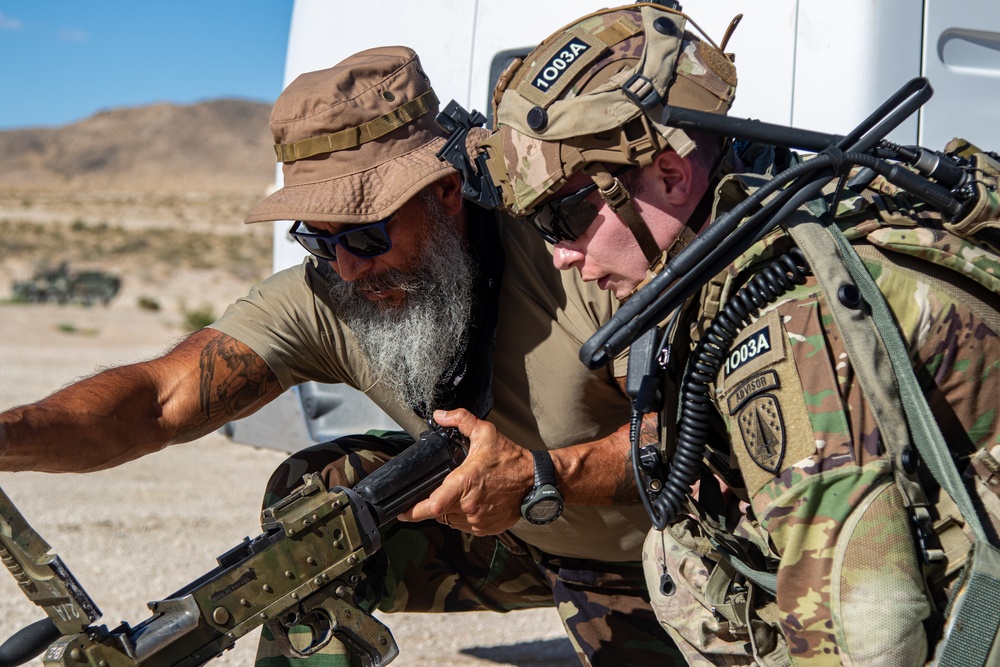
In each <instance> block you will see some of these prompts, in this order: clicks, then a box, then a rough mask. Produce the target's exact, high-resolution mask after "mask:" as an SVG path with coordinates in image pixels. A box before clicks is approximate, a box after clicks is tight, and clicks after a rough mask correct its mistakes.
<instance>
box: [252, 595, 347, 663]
mask: <svg viewBox="0 0 1000 667" xmlns="http://www.w3.org/2000/svg"><path fill="white" fill-rule="evenodd" d="M289 617H290V618H289ZM267 625H268V626H270V629H271V633H272V634H273V635H274V640H275V642H276V643H277V644H278V650H279V651H281V654H282V655H283V656H285V657H286V658H295V659H298V658H308V657H309V656H311V655H313V654H315V653H316V652H317V651H320V650H322V649H323V647H325V646H326V645H327V644H329V643H330V640H331V639H333V637H334V627H335V626H336V621H335V620H334V619H333V618H332V617H331V616H330V614H329V612H327V610H325V609H323V608H322V607H317V608H316V609H312V610H310V611H308V612H306V613H305V614H301V613H299V612H298V611H296V612H293V613H292V614H289V615H287V616H286V617H285V618H284V619H282V620H278V621H274V622H269V623H267ZM275 626H280V629H279V628H278V627H275ZM296 627H304V628H307V629H308V630H309V635H310V642H309V644H308V645H307V646H305V647H304V648H301V649H298V648H296V647H294V646H292V642H291V640H290V639H289V636H288V635H289V633H288V631H289V630H291V629H292V628H296ZM317 636H318V637H317Z"/></svg>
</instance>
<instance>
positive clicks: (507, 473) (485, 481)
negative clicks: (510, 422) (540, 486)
mask: <svg viewBox="0 0 1000 667" xmlns="http://www.w3.org/2000/svg"><path fill="white" fill-rule="evenodd" d="M434 420H435V421H436V422H437V423H438V424H440V425H441V426H450V427H455V428H457V429H458V430H459V431H460V432H461V433H462V435H464V436H466V437H467V438H469V441H470V445H469V454H468V456H467V457H466V459H465V461H464V462H463V463H462V465H460V466H459V467H458V468H456V469H455V470H454V471H452V472H451V473H450V474H449V475H448V476H447V477H446V478H445V479H444V481H443V482H442V483H441V486H439V487H438V488H437V489H436V490H435V491H434V492H433V493H431V495H430V497H428V498H427V499H426V500H423V501H421V502H419V503H417V504H416V505H414V506H413V507H412V508H411V509H410V510H409V511H407V512H403V513H402V514H400V515H399V519H400V520H402V521H424V520H426V519H437V520H438V521H440V522H441V523H444V524H445V525H449V526H452V527H454V528H456V529H458V530H462V531H465V532H467V533H472V534H473V535H495V534H497V533H502V532H503V531H505V530H507V529H508V528H510V527H511V526H513V525H514V524H515V523H516V522H517V520H518V519H520V518H521V513H520V507H521V501H522V500H523V499H524V496H525V494H526V493H528V491H530V490H531V488H532V485H533V483H534V463H533V460H532V456H531V452H530V451H529V450H527V449H525V448H523V447H521V446H519V445H517V444H516V443H514V442H512V441H511V440H510V439H509V438H507V437H506V436H504V435H503V434H502V433H500V432H499V431H497V428H496V426H494V425H493V424H491V423H490V422H488V421H483V420H481V419H477V418H476V417H475V416H474V415H473V414H472V413H470V412H469V411H468V410H464V409H458V410H438V411H436V412H435V413H434Z"/></svg>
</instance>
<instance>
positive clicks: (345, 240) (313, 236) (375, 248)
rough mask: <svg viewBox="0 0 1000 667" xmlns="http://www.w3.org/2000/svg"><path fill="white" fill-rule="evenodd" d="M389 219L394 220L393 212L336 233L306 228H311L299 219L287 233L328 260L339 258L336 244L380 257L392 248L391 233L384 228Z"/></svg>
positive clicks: (321, 257)
mask: <svg viewBox="0 0 1000 667" xmlns="http://www.w3.org/2000/svg"><path fill="white" fill-rule="evenodd" d="M390 220H392V216H391V215H390V216H389V217H388V218H386V219H385V220H379V221H378V222H372V223H369V224H367V225H357V226H355V227H352V228H351V229H348V230H347V231H343V232H337V233H336V234H322V233H319V232H311V231H305V230H308V229H309V228H308V227H307V226H306V223H305V222H303V221H302V220H296V221H295V224H294V225H292V228H291V229H290V230H288V234H289V236H291V237H292V238H293V239H295V240H296V241H298V242H299V245H301V246H302V247H303V248H305V249H306V250H308V251H309V252H310V253H312V254H313V255H316V256H317V257H319V258H320V259H325V260H327V261H331V262H332V261H336V259H337V246H340V247H341V248H343V249H344V250H346V251H347V252H349V253H351V254H352V255H354V256H356V257H365V258H368V257H378V256H379V255H384V254H385V253H387V252H389V250H390V249H391V248H392V241H390V240H389V233H388V232H386V231H385V226H386V224H387V223H388V222H389V221H390Z"/></svg>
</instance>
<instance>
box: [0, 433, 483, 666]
mask: <svg viewBox="0 0 1000 667" xmlns="http://www.w3.org/2000/svg"><path fill="white" fill-rule="evenodd" d="M432 426H436V425H433V424H432ZM467 450H468V441H467V440H466V439H465V437H464V436H462V435H461V434H460V433H459V432H458V431H457V430H456V429H450V428H449V429H446V428H441V427H436V428H432V429H431V430H428V431H425V432H424V433H422V434H421V436H420V439H419V440H418V441H417V442H416V443H415V444H414V445H412V446H411V447H409V448H408V449H406V450H405V451H404V452H403V453H402V454H400V455H399V456H397V457H395V458H394V459H393V460H392V461H390V462H389V463H387V464H385V465H384V466H382V467H381V468H379V469H378V470H376V471H375V472H373V473H372V474H371V475H369V476H368V477H366V478H365V479H364V480H362V481H361V482H360V483H358V484H357V485H356V486H355V487H354V488H353V489H347V488H343V487H335V488H333V489H327V488H326V487H325V485H324V484H323V481H322V480H321V478H320V476H319V475H318V474H315V473H313V474H309V475H306V476H305V477H303V483H302V485H301V486H299V487H298V488H296V489H295V490H294V491H292V492H291V493H290V494H289V495H288V496H286V497H285V498H282V499H281V500H279V501H278V502H277V503H275V504H273V505H271V506H270V507H268V508H266V509H265V510H264V511H263V513H262V516H261V526H262V528H263V531H264V532H263V533H262V534H260V535H258V536H257V537H255V538H253V539H250V538H249V537H248V538H244V540H243V542H242V543H241V544H239V545H237V546H236V547H234V548H233V549H230V550H229V551H227V552H226V553H224V554H222V555H221V556H219V557H218V559H217V560H218V563H219V564H218V567H216V568H214V569H213V570H211V571H210V572H207V573H206V574H204V575H203V576H201V577H199V578H198V579H196V580H195V581H193V582H191V583H190V584H188V585H187V586H185V587H184V588H182V589H181V590H179V591H177V592H176V593H174V594H172V595H170V596H168V597H166V598H165V599H163V600H159V601H156V602H150V603H149V605H148V606H149V609H150V611H151V612H152V615H151V616H150V617H149V618H147V619H146V620H144V621H142V622H141V623H140V624H138V625H136V626H135V627H132V626H130V625H129V624H128V623H122V624H121V625H119V626H118V627H116V628H114V629H113V630H108V629H107V627H106V626H103V625H102V626H97V625H94V623H95V622H96V621H97V620H98V619H99V618H100V616H101V612H100V610H99V609H98V608H97V606H96V605H95V604H94V602H93V600H91V599H90V597H89V596H88V595H87V593H86V591H85V590H84V589H83V588H82V587H81V586H80V585H79V583H77V581H76V579H75V578H74V577H73V575H72V574H71V573H70V572H69V570H68V569H67V568H66V566H65V565H64V564H63V562H62V560H61V559H60V558H59V556H57V555H55V554H54V553H51V552H50V549H49V545H48V544H47V543H46V542H45V540H43V539H42V538H41V536H39V535H38V533H36V532H35V531H34V530H33V529H32V528H31V526H30V525H28V522H27V521H26V520H25V519H24V517H23V516H22V515H21V513H20V512H19V511H18V510H17V508H16V507H15V506H14V504H13V503H12V502H11V500H10V498H9V497H8V496H7V495H6V494H5V493H4V492H3V491H2V490H0V560H2V562H3V564H4V565H6V566H7V569H8V570H10V572H11V574H13V575H14V578H15V579H16V580H17V582H18V585H19V586H20V587H21V589H22V590H23V591H24V593H25V594H26V595H27V596H28V599H30V600H31V601H32V602H34V603H35V604H37V605H38V606H40V607H42V608H43V609H44V610H45V612H46V614H48V618H46V619H43V620H41V621H37V622H35V623H33V624H31V625H29V626H27V627H26V628H24V629H22V630H20V631H19V632H17V633H16V634H14V635H13V636H12V637H11V638H10V639H8V640H7V641H6V642H5V643H4V644H3V645H2V646H0V667H14V666H15V665H20V664H22V663H24V662H26V661H28V660H30V659H31V658H33V657H35V656H37V655H38V654H39V653H41V652H42V651H43V650H44V651H45V654H44V656H43V661H44V663H45V664H46V665H64V666H66V667H70V666H72V667H80V666H81V665H89V666H91V667H136V666H139V665H142V666H143V667H161V666H163V667H166V666H170V665H176V666H183V667H195V666H197V665H202V664H204V663H206V662H208V661H209V660H211V659H213V658H215V657H217V656H219V655H221V654H222V653H223V652H224V651H226V650H229V649H231V648H232V647H233V646H234V645H235V643H236V640H237V639H239V638H240V637H242V636H244V635H246V634H247V633H248V632H250V631H251V630H253V629H255V628H257V627H259V626H261V625H267V627H268V628H269V629H270V630H271V632H273V633H274V636H275V638H276V640H277V643H278V646H279V648H280V650H281V651H282V653H284V654H285V655H286V656H288V657H296V658H300V657H306V656H309V655H312V654H313V653H315V652H316V651H318V650H320V649H321V648H322V647H324V646H325V645H326V644H327V643H329V642H330V640H331V639H333V638H334V637H336V638H337V639H339V640H340V641H342V642H343V643H344V644H345V646H347V648H348V649H349V650H351V651H352V652H354V653H356V654H357V655H359V656H360V657H361V658H362V661H363V662H364V663H365V665H367V666H369V667H378V666H380V665H385V664H388V663H389V662H391V661H392V660H393V659H394V658H395V657H396V656H397V655H398V653H399V649H398V647H397V646H396V642H395V640H394V639H393V636H392V633H391V632H390V631H389V628H387V627H386V626H385V625H383V624H382V623H381V622H379V621H378V620H376V619H375V618H374V617H373V616H372V615H371V614H369V613H368V612H366V611H365V610H363V609H362V608H361V607H360V606H359V604H358V602H357V601H356V599H355V590H356V588H357V585H358V584H359V583H360V582H361V580H362V578H363V577H364V576H365V574H364V573H363V572H362V565H363V563H364V561H365V560H366V559H367V558H368V557H370V556H371V555H372V554H374V553H375V552H377V551H378V550H379V549H380V548H381V536H380V532H379V527H380V526H384V525H385V524H387V523H388V522H389V521H391V520H392V519H394V518H395V517H396V516H397V515H398V514H399V513H400V512H402V511H404V510H406V509H408V508H410V507H412V506H413V505H414V504H416V503H417V502H418V501H420V500H422V499H423V498H426V497H427V495H429V494H430V492H431V491H432V490H433V489H434V488H436V487H437V486H438V485H439V484H440V483H441V480H442V479H444V477H445V476H446V475H447V474H448V473H449V472H451V471H452V470H454V469H455V468H456V467H458V465H459V464H460V463H461V462H462V461H463V460H464V459H465V454H466V452H467ZM295 627H303V628H305V629H307V630H308V639H309V643H308V644H307V645H306V646H304V647H301V643H302V642H298V641H297V642H296V643H297V644H298V646H293V645H292V642H291V641H290V639H289V631H290V630H291V629H292V628H295ZM305 634H306V633H302V634H297V635H296V639H299V637H303V636H304V635H305ZM46 647H48V650H45V649H46Z"/></svg>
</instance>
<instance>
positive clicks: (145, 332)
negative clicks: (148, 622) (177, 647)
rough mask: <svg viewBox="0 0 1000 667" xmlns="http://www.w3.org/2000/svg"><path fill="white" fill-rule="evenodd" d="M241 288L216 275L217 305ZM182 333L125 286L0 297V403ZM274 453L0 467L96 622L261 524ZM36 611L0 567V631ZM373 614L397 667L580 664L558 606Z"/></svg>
mask: <svg viewBox="0 0 1000 667" xmlns="http://www.w3.org/2000/svg"><path fill="white" fill-rule="evenodd" d="M185 280H189V281H190V284H189V285H186V284H185ZM203 281H204V276H199V275H194V274H192V275H191V276H189V277H188V278H185V277H184V276H182V275H175V276H174V277H173V278H172V281H171V282H172V283H173V287H174V288H175V290H176V291H178V292H180V293H184V292H187V293H190V294H200V293H201V292H200V291H199V290H200V289H201V288H202V286H203V284H204V283H203ZM127 284H128V283H127V282H126V286H127ZM244 289H245V285H239V284H235V283H234V284H220V283H219V282H218V281H214V283H213V292H214V294H215V297H216V298H217V299H219V300H220V301H219V302H220V303H223V304H224V303H226V302H228V299H230V298H233V297H235V296H238V295H239V294H242V291H243V290H244ZM219 312H221V308H220V310H219ZM182 335H183V332H182V331H181V330H180V328H179V315H178V313H177V312H175V311H173V310H170V309H169V308H167V309H164V310H163V311H159V312H148V311H143V310H140V309H138V308H137V307H136V306H135V298H134V295H130V294H129V293H128V292H127V290H126V291H125V292H124V293H123V296H121V297H119V299H118V300H116V301H115V302H114V303H112V305H111V306H110V307H107V308H99V307H96V308H84V307H80V306H55V305H12V304H2V305H0V410H2V409H6V408H8V407H11V406H13V405H17V404H20V403H25V402H29V401H33V400H36V399H38V398H41V397H42V396H44V395H46V394H48V393H50V392H51V391H54V390H55V389H58V388H59V387H60V386H63V385H64V384H66V383H68V382H69V381H71V380H73V379H75V378H78V377H82V376H85V375H87V374H89V373H91V372H93V371H94V370H95V369H97V368H98V367H101V366H107V365H117V364H120V363H125V362H130V361H137V360H141V359H144V358H148V357H150V356H153V355H156V354H158V353H159V352H161V351H163V350H165V349H167V348H168V347H169V346H170V345H171V344H172V343H173V342H175V341H176V340H178V339H179V337H180V336H182ZM284 457H285V454H284V453H283V452H280V451H276V450H273V449H268V448H258V447H251V446H248V445H243V444H238V443H234V442H232V441H230V440H229V439H227V438H226V437H224V436H222V435H220V434H212V435H210V436H208V437H205V438H203V439H201V440H199V441H197V442H194V443H190V444H187V445H179V446H175V447H171V448H169V449H167V450H165V451H163V452H160V453H158V454H154V455H151V456H148V457H145V458H144V459H140V460H138V461H134V462H132V463H129V464H126V465H123V466H120V467H118V468H115V469H112V470H107V471H103V472H98V473H91V474H86V475H50V474H40V473H14V474H12V473H0V486H2V487H3V489H4V490H5V491H6V493H7V494H8V495H9V496H11V498H12V499H13V500H14V502H15V503H16V504H17V506H18V507H19V509H20V510H21V511H22V513H24V515H25V516H26V518H27V519H28V521H29V522H30V523H31V525H32V526H33V527H34V528H35V529H36V530H37V531H38V532H39V533H40V534H41V535H42V537H43V538H45V539H46V541H48V542H49V544H50V545H52V547H53V549H54V550H55V551H56V552H57V553H58V554H59V555H60V556H61V557H62V559H63V561H64V562H65V563H66V565H67V566H68V567H69V569H70V570H71V571H72V572H73V574H74V575H76V577H77V579H78V580H79V581H80V583H81V584H82V585H83V586H84V588H85V589H86V590H87V592H88V593H89V594H90V595H91V597H92V598H93V599H94V601H95V602H96V603H97V605H98V606H99V607H100V608H101V610H102V612H103V614H104V615H103V617H102V619H101V620H100V621H99V623H103V624H106V625H108V626H109V627H114V626H116V625H117V624H118V623H119V622H120V621H123V620H125V621H127V622H129V623H130V624H132V625H136V624H138V623H139V622H140V621H142V620H143V619H145V618H146V617H148V616H149V611H148V609H147V608H146V603H147V602H149V601H151V600H157V599H160V598H162V597H166V596H167V595H169V594H171V593H172V592H173V591H175V590H177V589H179V588H181V587H182V586H183V585H185V584H186V583H188V582H189V581H191V580H193V579H195V578H196V577H198V576H199V575H201V574H202V573H204V572H206V571H208V570H210V569H212V568H213V567H214V566H215V564H216V563H215V557H216V556H218V555H219V554H222V553H223V552H225V551H227V550H228V549H229V548H230V547H232V546H235V545H236V544H238V543H239V542H240V541H241V540H242V539H243V537H244V536H253V535H256V534H258V533H259V532H260V526H259V513H258V511H257V508H258V503H259V498H260V494H261V490H262V489H263V487H264V483H265V481H266V480H267V478H268V477H269V476H270V473H271V471H272V470H273V469H274V468H275V467H276V466H277V465H278V464H279V463H280V462H281V460H282V459H283V458H284ZM41 617H42V612H41V610H39V609H38V608H37V607H35V606H34V605H32V604H31V603H30V602H29V601H28V600H27V599H26V598H25V597H24V596H23V595H22V594H21V592H20V591H19V590H18V588H17V586H16V585H15V583H14V580H13V579H12V578H11V577H8V576H7V575H5V574H4V573H2V572H0V637H3V636H7V635H9V634H12V633H13V632H14V631H16V630H17V629H19V628H21V627H22V626H24V625H27V624H28V623H30V622H32V621H35V620H38V619H39V618H41ZM380 618H381V619H382V620H383V622H385V623H386V624H387V625H388V626H389V627H390V628H391V629H392V631H393V634H394V636H395V638H396V641H397V643H398V644H399V646H400V656H399V658H397V659H396V660H395V661H394V663H393V664H394V665H399V666H400V667H423V666H430V665H435V666H438V665H455V666H458V667H460V666H465V665H470V666H471V665H518V666H521V667H532V666H541V665H545V666H550V667H552V666H555V667H564V666H565V667H570V666H571V665H577V664H579V663H578V662H577V661H576V659H575V657H574V655H573V652H572V649H571V648H570V644H569V642H568V640H567V639H566V638H565V635H564V633H563V630H562V626H561V625H560V622H559V619H558V615H557V614H556V612H555V610H554V609H540V610H530V611H519V612H515V613H511V614H494V613H489V612H484V613H474V614H434V615H417V614H396V615H389V616H380ZM256 638H257V633H256V632H255V633H253V634H251V635H249V636H247V637H245V638H243V639H241V640H240V641H239V642H237V645H236V648H235V649H234V650H232V651H230V652H228V653H226V654H225V655H223V656H222V657H221V658H220V659H219V660H217V661H215V662H214V663H213V664H231V665H250V664H252V661H253V655H254V650H255V646H256V643H257V639H256ZM29 664H31V665H40V664H41V661H40V660H35V661H32V662H31V663H29Z"/></svg>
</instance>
